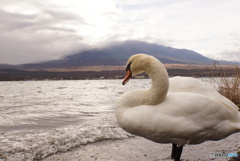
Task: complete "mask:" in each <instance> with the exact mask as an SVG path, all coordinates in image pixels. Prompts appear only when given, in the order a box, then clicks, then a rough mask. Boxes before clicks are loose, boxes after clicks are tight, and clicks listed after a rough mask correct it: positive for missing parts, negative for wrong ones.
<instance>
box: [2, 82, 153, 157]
mask: <svg viewBox="0 0 240 161" xmlns="http://www.w3.org/2000/svg"><path fill="white" fill-rule="evenodd" d="M131 81H132V82H131V83H129V84H128V85H127V87H126V86H125V87H123V86H122V85H121V80H79V81H19V82H0V102H1V104H0V160H1V159H3V160H14V161H15V160H34V159H42V158H45V157H47V156H48V155H51V154H54V153H57V152H62V151H68V150H70V149H73V148H75V147H79V146H81V145H84V144H87V143H91V142H96V141H99V140H104V139H123V138H128V137H131V135H130V134H128V133H126V132H124V131H123V130H122V129H120V128H119V127H118V126H117V125H116V120H115V114H114V105H115V103H116V101H117V99H118V98H119V97H120V96H121V95H122V94H123V93H125V92H126V91H129V90H131V89H133V88H136V86H137V88H139V87H143V88H146V87H148V86H149V85H150V83H151V82H150V80H148V79H147V80H131Z"/></svg>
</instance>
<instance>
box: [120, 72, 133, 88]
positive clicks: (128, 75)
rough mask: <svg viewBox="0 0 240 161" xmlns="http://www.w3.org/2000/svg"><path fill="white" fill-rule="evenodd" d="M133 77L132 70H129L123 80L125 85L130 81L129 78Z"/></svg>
mask: <svg viewBox="0 0 240 161" xmlns="http://www.w3.org/2000/svg"><path fill="white" fill-rule="evenodd" d="M131 78H132V72H131V70H127V74H126V76H125V78H124V80H123V82H122V85H125V84H126V83H127V82H128V81H129V79H131Z"/></svg>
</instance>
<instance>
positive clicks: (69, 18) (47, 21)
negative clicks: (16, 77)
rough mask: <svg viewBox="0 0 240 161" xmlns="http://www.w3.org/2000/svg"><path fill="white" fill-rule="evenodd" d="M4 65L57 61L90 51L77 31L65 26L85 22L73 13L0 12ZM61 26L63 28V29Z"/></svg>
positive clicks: (49, 11) (0, 37)
mask: <svg viewBox="0 0 240 161" xmlns="http://www.w3.org/2000/svg"><path fill="white" fill-rule="evenodd" d="M0 20H1V25H0V63H10V64H19V63H28V62H37V61H44V60H53V59H58V58H61V57H63V56H64V55H68V54H72V53H73V52H76V51H78V50H81V49H84V48H86V45H85V44H83V43H82V40H83V38H82V37H81V36H79V35H77V34H76V33H77V31H76V30H75V29H74V28H71V27H66V26H64V25H62V24H66V25H67V24H71V23H72V22H75V21H77V23H78V24H79V27H80V26H81V25H86V23H85V21H84V19H83V18H81V17H80V16H79V15H75V14H73V13H66V12H59V11H54V10H51V9H47V10H46V11H44V12H41V13H40V14H23V13H16V12H15V13H11V12H7V11H4V10H0ZM59 24H60V25H59Z"/></svg>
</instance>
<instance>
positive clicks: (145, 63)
mask: <svg viewBox="0 0 240 161" xmlns="http://www.w3.org/2000/svg"><path fill="white" fill-rule="evenodd" d="M155 59H156V58H154V57H153V56H150V55H147V54H136V55H133V56H131V57H130V58H129V59H128V62H127V67H126V71H127V74H126V76H125V78H124V80H123V82H122V84H123V85H125V84H126V83H127V82H128V81H129V80H130V79H131V78H132V77H133V76H135V75H137V74H140V73H143V72H146V70H147V69H148V68H149V65H150V63H151V60H155Z"/></svg>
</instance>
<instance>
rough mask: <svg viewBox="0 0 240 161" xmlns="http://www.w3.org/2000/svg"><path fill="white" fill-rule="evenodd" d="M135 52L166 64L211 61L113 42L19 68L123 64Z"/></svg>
mask: <svg viewBox="0 0 240 161" xmlns="http://www.w3.org/2000/svg"><path fill="white" fill-rule="evenodd" d="M136 53H146V54H150V55H153V56H155V57H157V58H158V59H159V60H161V62H162V63H167V64H211V63H212V62H213V61H212V60H211V59H209V58H207V57H205V56H203V55H201V54H199V53H197V52H194V51H192V50H187V49H175V48H172V47H166V46H162V45H157V44H151V43H146V42H141V41H132V40H131V41H130V40H128V41H119V42H113V43H111V44H109V45H107V46H104V47H101V48H92V49H88V50H85V51H82V52H79V53H77V54H74V55H70V56H66V57H65V58H63V59H61V60H55V61H48V62H44V63H38V64H24V65H21V68H71V67H72V68H74V67H79V66H104V65H105V66H108V65H111V66H112V65H125V63H126V62H127V60H128V58H129V57H130V56H131V55H133V54H136Z"/></svg>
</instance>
